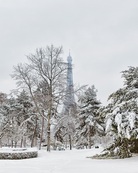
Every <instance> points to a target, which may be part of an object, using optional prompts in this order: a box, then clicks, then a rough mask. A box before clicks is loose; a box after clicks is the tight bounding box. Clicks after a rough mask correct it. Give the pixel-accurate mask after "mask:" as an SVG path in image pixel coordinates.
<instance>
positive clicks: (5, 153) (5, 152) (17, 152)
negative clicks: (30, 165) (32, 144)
mask: <svg viewBox="0 0 138 173" xmlns="http://www.w3.org/2000/svg"><path fill="white" fill-rule="evenodd" d="M37 155H38V151H37V149H25V148H2V149H0V159H13V160H14V159H29V158H35V157H37Z"/></svg>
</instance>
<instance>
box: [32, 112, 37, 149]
mask: <svg viewBox="0 0 138 173" xmlns="http://www.w3.org/2000/svg"><path fill="white" fill-rule="evenodd" d="M36 131H37V115H36V119H35V128H34V133H33V137H32V142H31V147H34V146H36V143H37V139H36V138H37V132H36Z"/></svg>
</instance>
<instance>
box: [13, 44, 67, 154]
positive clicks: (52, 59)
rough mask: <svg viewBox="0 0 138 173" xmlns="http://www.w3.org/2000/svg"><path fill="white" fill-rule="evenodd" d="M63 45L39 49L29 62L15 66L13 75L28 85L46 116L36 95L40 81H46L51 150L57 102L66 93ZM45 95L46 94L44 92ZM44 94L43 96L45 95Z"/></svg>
mask: <svg viewBox="0 0 138 173" xmlns="http://www.w3.org/2000/svg"><path fill="white" fill-rule="evenodd" d="M61 54H62V47H54V46H53V45H51V46H47V47H46V48H45V49H42V48H40V49H37V50H36V53H35V54H31V55H29V56H27V58H28V60H29V63H28V64H19V65H17V66H15V67H14V73H13V75H12V77H13V78H14V79H15V80H17V84H18V86H20V87H27V89H28V90H29V93H30V95H31V97H32V100H33V101H34V104H35V106H36V110H37V112H38V114H39V115H40V116H42V117H43V116H44V114H43V113H42V112H43V111H42V109H41V108H40V107H39V103H38V102H37V99H36V97H35V95H34V93H35V91H36V90H37V88H39V86H40V83H42V82H43V83H45V89H43V92H41V94H43V93H46V96H45V97H44V98H45V100H47V104H48V105H46V107H45V106H44V104H42V105H43V110H46V113H47V116H46V117H44V118H45V119H46V120H47V151H50V135H51V134H50V132H51V129H50V127H51V118H52V115H53V110H54V107H55V104H56V103H59V102H60V101H61V99H62V98H63V94H64V90H65V89H64V82H65V77H66V65H65V63H64V62H63V59H62V58H61ZM44 95H45V94H44ZM44 95H43V96H44Z"/></svg>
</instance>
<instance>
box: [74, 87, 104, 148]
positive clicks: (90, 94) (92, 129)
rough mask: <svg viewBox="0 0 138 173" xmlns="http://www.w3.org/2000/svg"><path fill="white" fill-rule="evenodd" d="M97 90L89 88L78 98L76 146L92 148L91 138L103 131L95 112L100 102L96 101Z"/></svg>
mask: <svg viewBox="0 0 138 173" xmlns="http://www.w3.org/2000/svg"><path fill="white" fill-rule="evenodd" d="M96 92H97V90H96V89H95V87H94V86H92V87H89V88H87V89H86V91H85V92H84V93H83V94H82V95H81V96H80V98H79V115H78V121H77V132H76V138H77V139H76V140H77V145H78V146H86V147H87V146H88V147H89V148H91V146H92V137H93V136H94V135H95V134H96V133H98V132H100V131H103V127H102V125H101V122H100V118H99V115H98V112H97V110H98V109H99V108H100V104H101V103H100V101H99V100H97V94H96Z"/></svg>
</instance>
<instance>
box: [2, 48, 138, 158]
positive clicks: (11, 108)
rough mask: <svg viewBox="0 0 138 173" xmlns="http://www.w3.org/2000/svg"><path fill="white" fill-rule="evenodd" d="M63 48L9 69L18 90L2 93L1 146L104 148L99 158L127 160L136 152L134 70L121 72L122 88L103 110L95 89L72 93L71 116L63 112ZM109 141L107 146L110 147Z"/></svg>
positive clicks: (137, 79) (137, 77) (137, 72)
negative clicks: (9, 93)
mask: <svg viewBox="0 0 138 173" xmlns="http://www.w3.org/2000/svg"><path fill="white" fill-rule="evenodd" d="M62 53H63V49H62V47H54V46H53V45H51V46H47V47H46V48H39V49H37V50H36V52H35V53H34V54H30V55H28V56H27V59H28V63H26V64H22V63H20V64H18V65H16V66H14V67H13V70H14V71H13V73H12V75H11V76H12V78H13V79H14V80H16V83H17V88H16V89H15V90H13V92H11V95H7V94H5V93H2V92H1V93H0V145H1V147H2V146H11V147H17V146H20V147H27V146H31V147H34V146H38V147H39V149H41V146H43V145H45V146H46V147H47V151H50V150H51V147H52V148H53V149H56V148H58V147H59V148H60V147H61V146H64V147H68V146H69V147H70V149H72V147H76V148H78V149H80V148H91V147H92V146H93V145H94V144H95V143H96V142H97V143H101V144H102V143H103V142H104V143H106V144H107V145H106V148H105V152H104V154H102V155H100V156H98V157H116V156H117V157H118V158H125V157H130V156H131V155H132V153H133V152H138V140H137V138H138V67H128V69H127V70H125V71H122V78H123V79H124V85H123V87H122V88H120V89H118V90H117V91H116V92H114V93H112V94H111V95H110V96H109V98H108V105H107V106H103V105H102V104H101V102H100V100H98V99H97V90H96V88H95V86H94V85H93V86H83V87H80V88H79V89H76V90H74V94H76V107H75V111H72V110H70V111H69V113H68V115H63V114H62V113H61V112H62V111H61V110H62V106H63V102H64V99H65V98H66V85H67V63H66V62H64V61H63V58H62ZM109 140H110V144H109Z"/></svg>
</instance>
